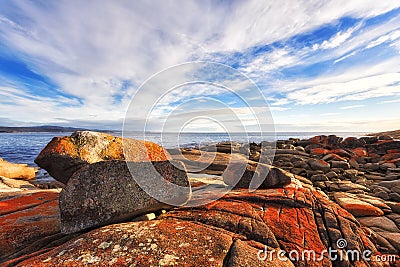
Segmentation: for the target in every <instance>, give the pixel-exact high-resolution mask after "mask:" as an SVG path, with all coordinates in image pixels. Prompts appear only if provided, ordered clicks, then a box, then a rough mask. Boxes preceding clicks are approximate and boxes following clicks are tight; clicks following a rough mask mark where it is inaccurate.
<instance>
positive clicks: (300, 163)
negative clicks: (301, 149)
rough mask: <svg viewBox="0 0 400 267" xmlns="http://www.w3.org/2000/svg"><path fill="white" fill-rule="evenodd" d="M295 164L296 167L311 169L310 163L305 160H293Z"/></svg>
mask: <svg viewBox="0 0 400 267" xmlns="http://www.w3.org/2000/svg"><path fill="white" fill-rule="evenodd" d="M293 166H294V167H295V168H302V169H309V168H310V167H309V166H308V164H307V162H305V161H302V160H301V161H300V160H298V161H295V162H293Z"/></svg>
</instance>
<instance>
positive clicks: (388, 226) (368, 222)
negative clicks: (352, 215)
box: [358, 216, 400, 233]
mask: <svg viewBox="0 0 400 267" xmlns="http://www.w3.org/2000/svg"><path fill="white" fill-rule="evenodd" d="M358 221H359V222H360V223H361V224H362V225H364V226H367V227H376V228H379V229H382V231H388V232H392V233H398V232H400V231H399V228H398V227H397V226H396V224H395V223H394V222H393V221H392V220H391V219H389V218H387V217H385V216H379V217H360V218H358Z"/></svg>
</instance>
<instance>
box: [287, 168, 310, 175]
mask: <svg viewBox="0 0 400 267" xmlns="http://www.w3.org/2000/svg"><path fill="white" fill-rule="evenodd" d="M290 172H291V173H293V174H296V175H301V176H307V171H306V170H305V169H303V168H292V169H291V170H290Z"/></svg>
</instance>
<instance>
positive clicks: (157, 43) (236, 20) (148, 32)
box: [0, 0, 400, 122]
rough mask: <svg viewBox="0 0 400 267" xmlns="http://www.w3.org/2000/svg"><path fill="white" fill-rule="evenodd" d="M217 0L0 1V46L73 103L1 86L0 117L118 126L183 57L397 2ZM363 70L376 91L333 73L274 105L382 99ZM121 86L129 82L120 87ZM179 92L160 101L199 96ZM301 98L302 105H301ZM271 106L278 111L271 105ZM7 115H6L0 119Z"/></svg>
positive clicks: (340, 43)
mask: <svg viewBox="0 0 400 267" xmlns="http://www.w3.org/2000/svg"><path fill="white" fill-rule="evenodd" d="M224 3H225V4H220V3H216V2H214V1H201V2H200V1H184V2H178V1H159V2H157V1H156V2H154V1H153V2H149V1H134V2H125V1H121V2H120V1H110V2H101V3H99V2H92V1H90V2H80V1H61V2H52V3H50V4H49V5H46V7H44V6H43V5H40V4H38V3H37V2H31V1H20V2H2V3H0V39H1V41H3V42H4V44H5V45H7V46H8V47H10V48H12V49H14V51H12V52H13V53H14V54H15V55H17V56H19V57H20V58H21V59H23V60H24V61H25V63H26V64H27V66H28V67H29V68H30V69H31V70H32V71H34V72H36V73H39V74H42V75H44V76H47V77H48V78H50V79H51V80H53V81H54V82H55V83H56V84H57V86H58V87H59V88H60V90H61V91H63V92H64V93H66V94H68V95H72V96H75V97H78V98H80V99H81V100H82V102H83V105H80V104H79V103H73V104H71V103H68V99H64V98H57V97H50V96H49V97H36V96H34V95H32V94H29V93H28V92H27V91H24V90H22V89H20V88H19V89H15V88H14V89H12V88H8V89H1V90H2V92H1V93H2V95H3V96H4V97H6V96H7V97H9V99H10V101H15V103H16V106H15V107H14V109H12V107H11V106H10V105H8V104H0V111H1V112H2V114H9V116H10V118H13V119H16V120H24V117H25V120H28V121H36V122H49V121H57V118H65V117H68V119H76V120H78V119H81V120H85V119H86V120H88V121H92V120H93V119H95V118H99V119H105V118H107V119H109V120H121V118H122V117H123V116H124V112H125V110H126V107H127V105H128V103H129V100H130V98H131V96H132V95H133V94H134V93H135V91H136V90H137V87H138V86H139V85H140V84H142V82H144V81H145V79H147V78H148V77H149V76H150V75H152V74H154V73H155V72H157V71H160V70H162V69H163V68H165V67H169V66H171V65H174V64H178V63H182V62H185V61H189V60H191V59H192V58H196V59H201V58H207V56H209V55H210V53H212V52H216V53H224V52H226V51H241V52H243V51H244V50H245V49H247V48H249V47H253V46H254V45H265V44H269V43H271V42H274V41H277V40H283V39H285V38H289V37H291V36H294V35H296V34H299V33H305V32H307V31H310V30H312V29H315V28H317V27H319V26H321V25H324V24H327V23H333V22H335V21H337V20H338V19H339V18H341V17H344V16H352V17H357V18H368V17H373V16H376V15H379V14H382V13H385V12H387V11H389V10H392V9H394V8H396V7H399V6H400V3H398V2H396V1H391V0H384V1H383V0H381V1H375V0H366V1H364V2H363V3H362V4H360V3H357V2H356V1H347V0H340V1H330V2H329V1H328V2H326V1H321V0H314V1H306V0H301V1H269V2H262V1H255V0H254V1H238V2H232V3H226V2H224ZM2 5H15V6H14V7H12V8H9V9H7V10H18V15H17V16H16V15H15V14H11V13H10V14H6V13H5V12H6V11H4V10H6V9H3V8H1V7H2ZM1 10H3V11H1ZM22 16H23V17H22ZM392 24H393V25H395V24H396V23H395V22H392ZM397 25H398V24H397ZM389 26H390V25H389ZM392 27H394V26H392ZM388 28H390V27H388V26H387V25H386V26H385V27H381V29H380V30H379V29H377V30H376V33H375V32H374V31H371V32H372V33H371V34H370V33H365V35H366V36H364V37H359V39H357V38H354V37H353V36H352V34H353V30H354V29H353V30H349V31H346V32H341V33H338V34H337V35H336V36H335V37H334V38H332V39H330V40H327V41H326V43H325V44H323V45H321V46H323V47H326V48H331V49H332V50H333V51H332V54H331V55H329V56H330V57H332V56H335V58H336V57H339V56H342V55H343V53H344V52H345V51H351V49H353V48H354V47H360V43H363V44H364V45H365V42H366V41H370V40H373V39H374V38H376V37H377V36H378V35H381V34H382V33H384V32H387V31H388ZM390 29H391V28H390ZM359 36H360V35H359ZM357 40H358V41H357ZM339 48H340V49H341V50H340V51H339ZM336 49H337V52H336ZM335 53H337V54H335ZM304 56H309V51H308V50H307V49H304V50H300V51H296V53H293V51H292V49H291V48H287V47H285V48H280V49H276V50H275V51H273V52H272V53H269V54H263V55H260V56H259V57H257V58H256V59H255V60H254V62H251V63H250V64H248V65H247V66H245V68H246V71H247V72H248V73H257V72H262V73H264V74H265V73H268V72H272V71H275V70H279V69H280V68H283V67H288V66H293V65H296V64H299V63H301V61H302V60H303V57H304ZM318 57H319V55H317V56H316V58H318ZM211 59H212V58H211ZM319 59H321V58H319ZM309 62H312V61H311V60H310V61H309ZM397 63H398V62H397ZM376 68H377V67H375V69H376ZM373 69H374V68H371V70H369V72H371V73H372V74H371V73H370V75H376V76H377V77H380V78H382V79H383V80H382V81H381V82H376V83H375V85H376V86H378V87H377V89H373V88H372V87H371V88H367V87H368V86H367V85H366V82H362V81H358V82H354V83H351V82H352V79H353V80H354V79H362V78H363V77H366V76H362V77H360V76H357V75H354V72H353V73H352V75H353V76H351V75H349V76H351V77H350V78H349V77H345V76H346V75H345V74H343V75H339V76H340V77H338V79H336V77H333V76H332V77H323V78H321V79H315V81H299V82H298V83H297V81H296V83H297V85H295V83H294V82H293V83H291V82H286V81H283V82H282V90H283V91H292V92H290V94H289V95H288V98H287V99H283V100H277V101H275V102H274V105H276V106H279V105H285V104H288V103H290V102H291V101H294V102H297V103H303V104H305V103H322V102H324V101H325V102H326V101H328V102H329V101H333V99H337V98H338V97H340V96H343V95H344V96H345V97H351V95H349V94H346V92H342V91H340V90H339V89H338V88H337V87H336V86H344V87H343V88H346V89H344V90H348V91H347V92H355V95H357V94H358V95H359V96H360V95H363V94H365V97H367V96H368V95H379V93H380V92H383V91H385V90H386V91H385V93H386V94H392V93H393V92H392V89H393V86H389V85H390V84H389V81H392V82H394V81H395V79H394V78H393V77H392V78H390V77H389V76H378V74H379V75H381V74H382V73H377V72H376V71H375V72H374V71H372V70H373ZM367 73H368V71H367ZM363 74H365V72H363ZM365 75H367V74H365ZM382 75H383V74H382ZM171 79H173V78H171ZM371 79H372V78H371ZM396 79H397V78H396ZM333 80H334V81H333ZM126 81H129V83H130V84H131V85H129V86H126V88H124V89H122V88H123V87H124V83H125V82H126ZM170 82H171V81H167V82H166V84H169V83H170ZM232 82H233V81H232ZM163 85H164V84H157V85H156V86H154V87H153V88H151V89H149V92H148V94H149V95H157V93H158V92H159V90H160V89H159V87H157V86H163ZM352 86H354V87H352ZM352 88H356V89H355V90H353V89H352ZM357 88H358V89H357ZM319 89H321V90H322V89H323V90H329V91H332V92H331V93H330V92H329V93H328V96H327V100H322V99H323V96H322V95H321V94H320V93H318V90H319ZM394 89H396V90H398V88H394ZM12 90H17V91H12ZM294 90H297V91H294ZM181 93H182V94H177V95H172V96H170V97H171V98H168V99H165V101H166V102H165V103H164V104H165V105H167V104H168V101H175V100H176V99H177V98H179V97H182V96H188V95H196V93H197V94H198V93H200V92H199V91H187V92H181ZM303 97H305V98H309V99H303V100H302V98H303ZM144 101H145V100H144ZM38 107H43V108H38ZM278 109H281V110H283V109H286V108H278V107H277V108H275V110H278ZM9 110H15V112H13V114H10V111H9ZM93 114H94V115H96V116H97V117H93V116H92V115H93Z"/></svg>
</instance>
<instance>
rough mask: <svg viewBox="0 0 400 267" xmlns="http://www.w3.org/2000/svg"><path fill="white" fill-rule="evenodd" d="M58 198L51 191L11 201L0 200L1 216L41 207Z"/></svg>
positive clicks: (56, 194)
mask: <svg viewBox="0 0 400 267" xmlns="http://www.w3.org/2000/svg"><path fill="white" fill-rule="evenodd" d="M57 198H58V193H57V192H54V191H50V192H37V193H30V194H23V195H18V196H15V197H13V198H10V199H6V200H0V207H1V210H0V215H4V214H7V213H11V212H16V211H20V210H24V209H28V208H31V207H33V206H37V205H40V204H42V203H44V202H48V201H53V200H56V199H57ZM0 218H1V217H0Z"/></svg>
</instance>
